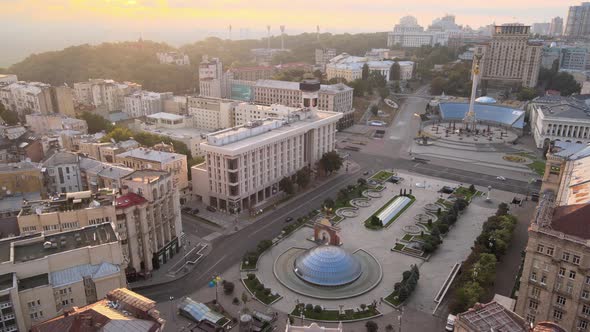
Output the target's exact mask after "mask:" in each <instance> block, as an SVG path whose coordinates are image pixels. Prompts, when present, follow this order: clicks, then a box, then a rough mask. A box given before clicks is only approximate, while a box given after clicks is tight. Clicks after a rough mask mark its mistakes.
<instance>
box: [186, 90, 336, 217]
mask: <svg viewBox="0 0 590 332" xmlns="http://www.w3.org/2000/svg"><path fill="white" fill-rule="evenodd" d="M299 91H300V92H302V95H301V101H300V102H299V104H302V105H303V109H302V110H301V111H299V112H296V113H295V114H289V117H286V118H278V119H276V118H275V119H268V120H260V121H255V122H251V123H248V124H246V125H243V126H237V127H233V128H229V129H225V130H221V131H218V132H216V133H213V134H210V135H208V136H207V142H205V143H202V144H201V149H202V150H203V151H205V152H206V155H205V162H204V163H203V164H200V165H197V166H193V167H192V168H191V172H192V181H193V192H194V193H195V194H196V195H197V196H199V197H200V198H201V199H202V200H203V201H204V202H205V203H206V204H208V205H211V206H214V207H216V208H219V209H220V210H222V211H228V212H230V213H237V212H240V211H244V210H249V209H251V208H253V207H255V206H257V205H258V204H261V203H263V202H265V201H266V200H268V199H270V198H271V197H273V196H275V195H276V194H277V193H279V185H278V183H279V181H280V180H281V179H282V178H284V177H286V176H291V175H293V174H295V173H296V172H297V171H298V170H300V169H301V168H303V167H306V166H315V164H316V162H317V161H318V160H319V159H320V158H321V156H322V155H323V154H324V153H327V152H330V151H333V150H334V148H335V142H336V139H335V134H336V123H337V122H338V120H339V119H340V118H341V117H342V114H341V113H335V112H325V111H316V109H317V106H316V105H318V98H319V96H318V92H319V91H320V84H319V82H303V83H301V86H300V88H299Z"/></svg>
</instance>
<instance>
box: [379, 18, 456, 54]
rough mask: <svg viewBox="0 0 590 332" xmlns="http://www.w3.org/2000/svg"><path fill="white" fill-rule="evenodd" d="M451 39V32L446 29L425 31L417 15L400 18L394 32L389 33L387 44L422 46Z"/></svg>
mask: <svg viewBox="0 0 590 332" xmlns="http://www.w3.org/2000/svg"><path fill="white" fill-rule="evenodd" d="M448 40H449V33H448V32H446V31H424V28H423V27H422V26H420V25H418V22H417V20H416V18H415V17H412V16H406V17H402V18H401V19H400V23H399V24H396V25H395V27H394V28H393V31H392V32H389V34H388V35H387V46H388V47H392V46H401V47H422V46H426V45H430V46H434V45H436V44H440V45H446V44H447V43H448Z"/></svg>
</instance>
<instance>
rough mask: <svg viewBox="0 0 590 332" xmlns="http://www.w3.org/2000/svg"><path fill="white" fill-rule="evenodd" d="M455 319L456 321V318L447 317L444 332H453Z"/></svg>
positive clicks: (452, 316) (453, 316)
mask: <svg viewBox="0 0 590 332" xmlns="http://www.w3.org/2000/svg"><path fill="white" fill-rule="evenodd" d="M455 319H457V316H455V315H451V314H449V316H448V317H447V325H446V326H445V331H453V330H455Z"/></svg>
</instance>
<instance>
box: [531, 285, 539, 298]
mask: <svg viewBox="0 0 590 332" xmlns="http://www.w3.org/2000/svg"><path fill="white" fill-rule="evenodd" d="M531 294H532V295H533V297H539V295H541V288H539V287H533V290H532V292H531Z"/></svg>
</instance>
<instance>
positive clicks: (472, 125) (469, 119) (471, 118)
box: [463, 55, 481, 131]
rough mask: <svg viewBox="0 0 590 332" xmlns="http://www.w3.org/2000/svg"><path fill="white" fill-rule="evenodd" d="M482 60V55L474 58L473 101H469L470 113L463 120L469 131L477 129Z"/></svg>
mask: <svg viewBox="0 0 590 332" xmlns="http://www.w3.org/2000/svg"><path fill="white" fill-rule="evenodd" d="M480 59H481V56H480V55H475V56H474V57H473V61H474V64H473V71H472V73H473V75H472V83H471V99H470V100H469V111H468V112H467V114H465V117H464V118H463V123H464V124H465V128H466V129H467V130H473V131H475V129H476V128H477V119H476V118H475V96H476V95H477V84H478V83H479V77H480V74H481V71H480V69H479V60H480Z"/></svg>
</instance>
